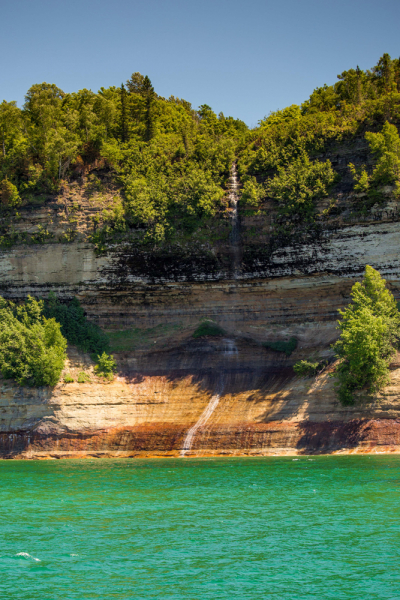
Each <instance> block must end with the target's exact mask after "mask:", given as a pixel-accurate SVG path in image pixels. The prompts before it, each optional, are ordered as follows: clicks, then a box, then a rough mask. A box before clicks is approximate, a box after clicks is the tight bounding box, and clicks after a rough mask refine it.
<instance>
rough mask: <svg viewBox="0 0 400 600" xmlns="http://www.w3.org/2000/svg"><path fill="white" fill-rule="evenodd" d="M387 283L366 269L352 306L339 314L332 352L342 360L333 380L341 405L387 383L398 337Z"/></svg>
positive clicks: (398, 321) (399, 316) (399, 325)
mask: <svg viewBox="0 0 400 600" xmlns="http://www.w3.org/2000/svg"><path fill="white" fill-rule="evenodd" d="M385 284H386V282H385V280H384V279H382V277H381V276H380V274H379V272H378V271H375V269H373V268H372V267H370V266H369V265H367V266H366V268H365V274H364V279H363V281H362V282H361V283H359V282H357V283H355V284H354V286H353V288H352V291H351V297H352V303H351V304H350V305H349V306H348V307H347V308H346V310H344V311H342V310H339V313H340V315H341V317H342V319H341V320H340V321H339V322H338V329H340V331H341V335H340V338H339V339H338V341H337V342H336V343H335V344H334V346H333V348H334V350H335V352H336V354H337V356H338V357H339V358H340V359H341V361H340V364H339V366H338V368H337V369H336V372H335V376H336V377H337V379H338V383H337V385H338V393H339V399H340V401H341V402H342V404H353V403H354V396H353V394H354V392H355V391H356V390H361V389H363V388H365V389H366V390H368V391H369V392H376V391H377V390H379V389H380V388H382V387H383V386H384V385H386V384H387V383H388V381H389V364H390V361H391V359H392V358H393V356H394V354H395V351H396V350H395V345H396V343H397V340H398V336H399V334H400V313H399V311H398V309H397V304H396V301H395V300H394V298H393V295H392V294H391V292H390V291H389V290H388V289H387V288H386V286H385Z"/></svg>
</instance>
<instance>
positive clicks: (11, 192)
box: [0, 178, 21, 207]
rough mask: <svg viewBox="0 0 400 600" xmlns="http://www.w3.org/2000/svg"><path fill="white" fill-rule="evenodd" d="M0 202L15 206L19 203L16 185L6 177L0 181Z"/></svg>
mask: <svg viewBox="0 0 400 600" xmlns="http://www.w3.org/2000/svg"><path fill="white" fill-rule="evenodd" d="M0 203H1V204H3V205H4V206H12V207H16V206H19V205H20V204H21V198H20V195H19V193H18V189H17V187H16V186H15V185H14V184H13V183H11V181H8V179H7V178H5V179H3V181H1V182H0Z"/></svg>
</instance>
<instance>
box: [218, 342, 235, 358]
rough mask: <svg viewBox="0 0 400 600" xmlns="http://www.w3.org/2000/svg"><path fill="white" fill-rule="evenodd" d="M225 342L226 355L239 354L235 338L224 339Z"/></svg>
mask: <svg viewBox="0 0 400 600" xmlns="http://www.w3.org/2000/svg"><path fill="white" fill-rule="evenodd" d="M222 341H223V342H224V356H237V353H238V349H237V347H236V344H235V342H234V341H233V340H228V339H223V340H222Z"/></svg>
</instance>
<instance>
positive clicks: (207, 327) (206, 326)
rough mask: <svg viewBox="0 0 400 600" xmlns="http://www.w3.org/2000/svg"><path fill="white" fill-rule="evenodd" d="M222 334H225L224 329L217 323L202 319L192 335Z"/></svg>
mask: <svg viewBox="0 0 400 600" xmlns="http://www.w3.org/2000/svg"><path fill="white" fill-rule="evenodd" d="M223 335H225V331H224V330H223V329H222V327H220V326H219V325H217V323H214V321H203V322H202V323H200V325H199V326H198V327H197V329H196V330H195V331H194V333H193V334H192V337H194V338H199V337H206V336H210V337H220V336H223Z"/></svg>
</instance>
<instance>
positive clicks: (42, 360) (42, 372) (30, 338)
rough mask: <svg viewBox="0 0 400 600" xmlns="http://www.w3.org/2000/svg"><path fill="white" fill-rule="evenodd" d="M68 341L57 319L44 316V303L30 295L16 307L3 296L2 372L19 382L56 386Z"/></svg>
mask: <svg viewBox="0 0 400 600" xmlns="http://www.w3.org/2000/svg"><path fill="white" fill-rule="evenodd" d="M66 347H67V340H66V339H65V338H64V336H63V335H62V333H61V330H60V325H59V323H57V322H56V321H55V319H52V318H51V319H46V317H44V316H43V302H41V301H40V302H38V301H37V300H35V299H34V298H31V297H30V296H28V298H27V300H26V302H25V303H24V304H23V305H21V306H16V305H15V304H13V303H12V302H7V301H6V300H4V298H1V297H0V371H1V373H2V375H3V377H5V378H6V379H15V380H16V382H17V383H19V384H20V385H31V386H42V385H56V383H57V382H58V380H59V379H60V375H61V371H62V369H63V367H64V362H65V358H66V353H65V350H66Z"/></svg>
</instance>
